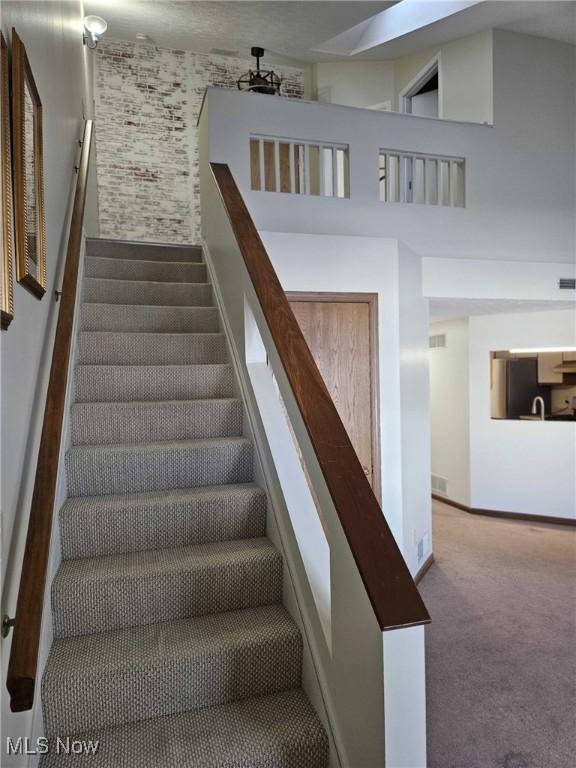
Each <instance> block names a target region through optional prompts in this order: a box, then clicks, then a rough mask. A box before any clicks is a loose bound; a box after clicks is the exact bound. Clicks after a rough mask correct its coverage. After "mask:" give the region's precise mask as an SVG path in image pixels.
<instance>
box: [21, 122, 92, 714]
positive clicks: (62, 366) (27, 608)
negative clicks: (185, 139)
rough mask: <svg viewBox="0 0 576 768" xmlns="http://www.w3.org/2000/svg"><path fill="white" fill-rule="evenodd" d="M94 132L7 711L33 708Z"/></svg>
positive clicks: (73, 231)
mask: <svg viewBox="0 0 576 768" xmlns="http://www.w3.org/2000/svg"><path fill="white" fill-rule="evenodd" d="M92 135H93V123H92V120H87V121H86V123H85V125H84V136H83V139H82V154H81V158H80V165H79V167H78V177H77V179H76V191H75V194H74V207H73V209H72V220H71V223H70V234H69V237H68V250H67V253H66V264H65V266H64V281H63V284H62V298H61V301H60V311H59V312H58V323H57V326H56V336H55V338H54V349H53V351H52V364H51V366H50V379H49V382H48V392H47V394H46V407H45V410H44V422H43V424H42V436H41V438H40V448H39V451H38V462H37V465H36V478H35V480H34V491H33V494H32V507H31V510H30V519H29V521H28V533H27V536H26V547H25V550H24V559H23V561H22V572H21V575H20V587H19V590H18V602H17V604H16V616H15V620H14V636H13V637H12V646H11V649H10V661H9V664H8V677H7V681H6V686H7V688H8V691H9V693H10V709H11V710H12V711H13V712H22V711H24V710H27V709H31V708H32V705H33V701H34V688H35V684H36V670H37V665H38V647H39V643H40V629H41V624H42V610H43V606H44V591H45V586H46V569H47V565H48V555H49V550H50V537H51V533H52V518H53V515H54V501H55V497H56V480H57V474H58V461H59V456H60V442H61V438H62V424H63V419H64V403H65V397H66V388H67V382H68V363H69V358H70V348H71V345H72V328H73V323H74V308H75V305H76V288H77V283H78V268H79V262H80V251H81V247H82V225H83V221H84V208H85V205H86V185H87V180H88V166H89V162H90V150H91V147H92Z"/></svg>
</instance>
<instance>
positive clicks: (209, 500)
mask: <svg viewBox="0 0 576 768" xmlns="http://www.w3.org/2000/svg"><path fill="white" fill-rule="evenodd" d="M265 533H266V494H265V492H264V491H263V490H262V489H261V488H258V487H257V486H256V485H253V484H251V483H248V484H244V485H217V486H208V487H200V488H183V489H180V490H171V491H160V492H156V493H134V494H119V495H116V496H80V497H76V498H69V499H67V501H66V502H65V503H64V505H63V507H62V508H61V510H60V539H61V547H62V557H63V558H64V559H69V558H78V557H102V556H105V555H112V554H120V553H123V552H139V551H143V550H153V549H167V548H168V547H178V546H185V545H188V544H207V543H210V542H214V541H231V540H233V539H249V538H258V537H261V536H264V535H265Z"/></svg>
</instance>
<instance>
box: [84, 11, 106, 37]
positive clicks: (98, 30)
mask: <svg viewBox="0 0 576 768" xmlns="http://www.w3.org/2000/svg"><path fill="white" fill-rule="evenodd" d="M84 29H85V30H86V32H88V33H89V34H90V35H92V37H95V38H99V37H102V35H103V34H104V32H106V30H107V29H108V23H107V22H106V21H105V20H104V19H103V18H101V17H100V16H85V17H84Z"/></svg>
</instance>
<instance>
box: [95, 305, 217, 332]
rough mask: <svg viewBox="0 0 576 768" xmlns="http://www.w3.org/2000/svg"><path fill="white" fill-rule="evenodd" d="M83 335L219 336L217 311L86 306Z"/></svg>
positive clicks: (197, 308) (133, 306)
mask: <svg viewBox="0 0 576 768" xmlns="http://www.w3.org/2000/svg"><path fill="white" fill-rule="evenodd" d="M80 330H82V331H138V332H156V333H186V332H188V333H192V332H196V333H216V332H218V331H219V330H220V323H219V318H218V310H217V309H216V307H160V306H155V305H151V306H146V305H142V304H97V303H91V304H83V305H82V309H81V325H80Z"/></svg>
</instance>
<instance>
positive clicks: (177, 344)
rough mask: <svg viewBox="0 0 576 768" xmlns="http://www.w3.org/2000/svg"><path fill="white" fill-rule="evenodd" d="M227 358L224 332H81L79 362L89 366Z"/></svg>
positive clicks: (203, 361)
mask: <svg viewBox="0 0 576 768" xmlns="http://www.w3.org/2000/svg"><path fill="white" fill-rule="evenodd" d="M227 361H228V351H227V349H226V340H225V337H224V334H222V333H126V332H117V331H116V332H114V331H81V332H80V333H79V334H78V362H79V363H80V364H82V363H86V364H89V365H170V364H172V365H177V364H178V365H197V364H204V363H207V364H210V363H225V362H227Z"/></svg>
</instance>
